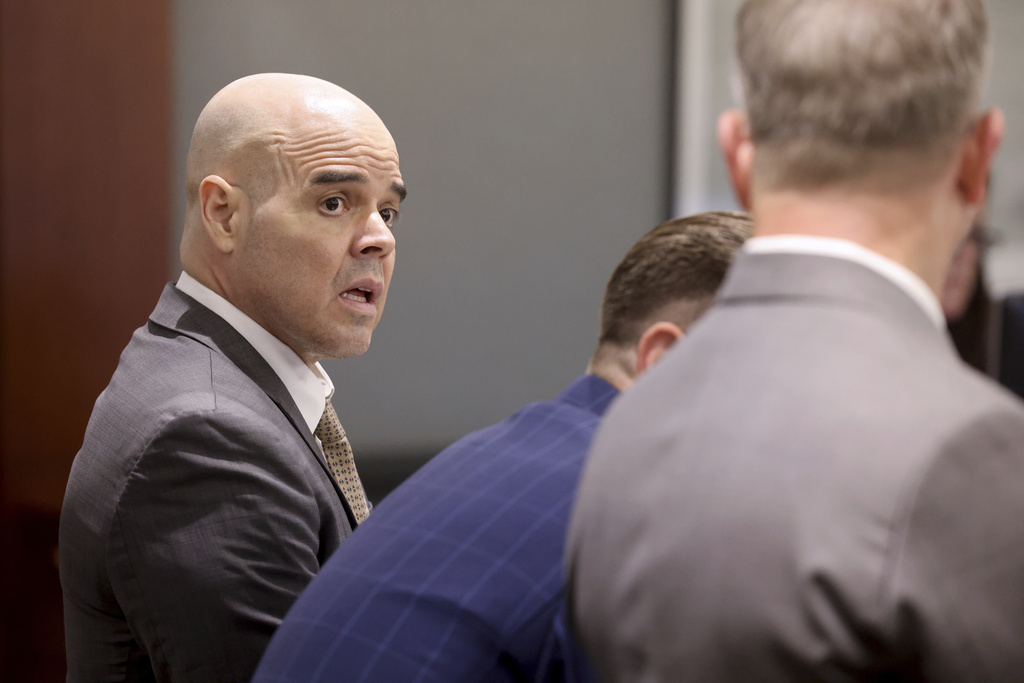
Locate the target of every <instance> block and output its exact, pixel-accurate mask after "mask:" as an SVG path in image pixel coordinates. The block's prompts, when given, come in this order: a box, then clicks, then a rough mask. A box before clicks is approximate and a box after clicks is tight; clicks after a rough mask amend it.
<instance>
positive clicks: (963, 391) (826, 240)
mask: <svg viewBox="0 0 1024 683" xmlns="http://www.w3.org/2000/svg"><path fill="white" fill-rule="evenodd" d="M737 29H738V37H737V47H738V53H739V54H738V56H739V65H740V69H741V76H742V85H743V94H744V97H745V105H746V107H745V111H744V112H739V111H730V112H726V113H725V114H723V115H722V117H721V118H720V120H719V127H718V137H719V142H720V145H721V147H722V149H723V151H724V153H725V158H726V161H727V165H728V168H729V172H730V174H731V177H732V181H733V184H734V187H735V190H736V193H737V196H738V198H739V200H740V202H741V203H742V204H743V205H744V206H746V207H749V208H750V209H751V210H752V212H753V214H754V219H755V226H756V227H755V237H754V238H753V239H751V240H750V241H749V242H748V243H747V246H746V247H745V248H744V249H743V250H742V251H741V253H740V254H739V256H738V257H737V259H736V261H735V263H734V265H733V268H732V270H731V272H730V274H729V276H728V277H727V280H726V282H725V284H724V285H723V288H722V290H721V295H720V299H719V303H718V305H717V306H716V307H715V308H713V309H712V310H711V311H710V312H709V313H708V315H707V316H706V317H705V318H704V319H703V321H702V322H701V323H700V324H698V325H696V326H695V328H694V329H693V331H692V332H691V334H690V335H689V336H688V338H687V340H686V343H685V344H679V345H677V347H676V348H675V349H673V350H672V351H670V352H669V354H667V356H666V358H665V359H664V360H663V361H662V364H661V365H660V366H659V367H658V368H657V371H656V372H652V373H649V374H648V376H647V377H645V378H643V379H641V381H639V382H638V383H637V384H636V386H635V387H634V388H633V390H632V391H631V392H630V393H629V394H628V395H626V396H624V397H623V398H622V399H621V400H620V401H619V402H618V403H616V404H615V405H613V406H612V409H611V410H610V413H609V415H608V416H607V418H606V421H605V423H604V425H603V427H602V428H601V429H600V431H599V433H598V436H597V439H596V441H595V445H594V448H593V450H592V452H591V456H590V460H589V462H588V465H587V467H586V469H585V471H584V474H583V478H582V482H581V487H580V490H579V495H578V498H577V502H576V507H575V511H574V516H573V520H572V524H571V527H570V537H569V542H568V551H567V552H568V556H567V564H568V569H569V572H570V577H569V583H570V585H569V600H570V608H571V611H572V614H573V621H574V624H575V627H576V629H577V630H578V632H579V635H580V637H581V639H582V641H583V643H584V645H585V647H586V649H587V651H588V652H589V653H590V655H591V656H592V657H593V658H594V660H595V662H596V664H597V666H598V669H599V671H600V673H601V675H602V676H603V679H604V680H607V681H700V682H701V683H718V682H725V681H729V682H732V681H736V682H739V681H744V682H746V681H760V682H770V683H774V682H782V681H867V680H885V681H922V680H928V681H950V682H952V681H1008V680H1020V679H1021V677H1022V676H1024V639H1022V634H1024V407H1022V404H1021V403H1020V402H1019V401H1018V400H1017V399H1016V398H1015V397H1013V396H1012V395H1010V394H1009V393H1008V392H1006V391H1005V390H1003V389H1001V388H999V387H997V386H996V385H994V384H993V383H991V382H990V381H988V380H987V379H985V378H983V377H981V376H980V375H979V374H977V373H975V372H974V371H972V370H970V369H969V368H967V367H966V366H965V365H963V364H962V363H961V362H960V361H959V360H958V358H957V357H956V354H955V352H954V350H953V348H952V345H951V343H950V341H949V339H948V337H947V335H946V333H945V327H944V324H943V320H942V314H941V310H940V308H939V304H938V301H937V297H936V292H938V291H940V289H941V287H942V283H943V279H944V276H945V273H946V270H947V267H948V265H949V263H950V258H951V256H952V254H953V251H954V249H955V248H956V246H957V243H958V242H959V241H960V240H961V239H963V238H964V236H965V235H966V234H967V232H968V229H969V227H970V225H971V223H972V220H973V219H974V217H975V216H976V215H977V213H978V212H979V211H980V210H981V207H982V204H983V202H984V199H985V192H986V179H987V177H988V171H989V166H990V163H991V159H992V156H993V154H994V153H995V150H996V148H997V147H998V145H999V142H1000V138H1001V136H1002V131H1003V119H1002V116H1001V114H1000V113H999V112H997V111H987V112H986V111H981V110H980V108H979V107H980V101H981V90H982V83H983V82H984V80H985V74H986V70H987V59H988V53H989V48H988V38H987V33H988V27H987V19H986V16H985V11H984V7H983V4H982V2H981V0H898V1H895V0H747V2H745V3H744V4H743V6H742V8H741V10H740V12H739V15H738V19H737Z"/></svg>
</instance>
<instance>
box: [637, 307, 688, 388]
mask: <svg viewBox="0 0 1024 683" xmlns="http://www.w3.org/2000/svg"><path fill="white" fill-rule="evenodd" d="M684 334H685V332H683V330H682V328H680V327H679V326H678V325H676V324H675V323H670V322H668V321H667V320H659V321H658V322H656V323H654V324H653V325H651V326H650V327H648V328H647V329H646V330H644V333H643V334H642V335H640V341H639V342H637V345H636V374H637V376H640V374H641V373H643V372H645V371H646V370H647V369H648V368H649V367H651V366H652V365H654V364H655V363H657V362H658V360H659V359H660V358H661V357H662V356H663V355H664V354H665V352H666V351H668V350H669V349H670V348H672V345H673V344H675V343H676V342H677V341H679V340H680V339H682V338H683V335H684Z"/></svg>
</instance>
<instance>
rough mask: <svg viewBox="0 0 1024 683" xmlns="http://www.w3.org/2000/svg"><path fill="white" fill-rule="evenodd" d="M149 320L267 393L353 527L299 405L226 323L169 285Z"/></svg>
mask: <svg viewBox="0 0 1024 683" xmlns="http://www.w3.org/2000/svg"><path fill="white" fill-rule="evenodd" d="M149 319H150V322H152V323H153V324H155V325H159V326H160V327H164V328H166V329H168V330H171V331H172V332H175V333H177V334H180V335H183V336H186V337H189V338H190V339H193V340H195V341H197V342H199V343H200V344H202V345H204V346H206V347H208V348H210V349H211V350H213V351H214V352H216V353H219V354H221V355H223V356H224V357H225V358H227V359H228V360H229V361H231V362H232V363H233V364H234V365H235V366H236V367H237V368H238V369H239V370H241V371H242V372H243V373H245V375H246V376H248V377H249V379H251V380H252V381H253V382H255V383H256V384H257V386H259V387H260V388H261V389H263V391H264V392H266V394H267V396H269V397H270V399H271V400H272V401H273V402H274V403H276V404H277V406H278V407H279V408H280V409H281V412H283V413H284V414H285V416H286V417H287V418H288V421H289V422H291V423H292V426H293V427H295V430H296V431H297V432H298V433H299V434H300V435H302V438H303V440H304V441H305V442H306V445H307V446H309V450H310V451H311V452H312V454H313V456H314V457H315V458H316V460H317V462H319V463H320V466H321V467H322V468H323V470H324V471H325V472H327V476H328V479H330V480H331V483H332V484H333V485H334V488H335V490H336V491H337V493H338V496H339V497H340V498H341V501H342V504H343V505H344V506H345V511H346V512H347V513H348V515H349V518H350V519H349V522H350V523H351V524H352V526H353V528H355V518H354V517H353V515H352V512H351V510H350V509H349V507H348V501H346V500H345V496H344V495H343V494H342V492H341V489H340V488H338V484H337V482H336V481H335V480H334V476H333V475H332V474H331V471H330V469H329V468H328V467H327V461H326V460H325V459H324V456H323V453H322V452H321V450H320V447H319V446H318V444H317V442H316V438H315V437H314V436H313V434H312V433H311V432H310V431H309V428H308V427H307V426H306V421H305V420H304V419H303V417H302V413H300V412H299V408H298V406H296V405H295V401H294V400H293V399H292V397H291V394H289V393H288V389H287V387H285V385H284V382H282V381H281V378H280V377H278V376H277V373H275V372H274V371H273V369H271V367H270V365H269V364H268V363H267V361H266V360H264V359H263V356H261V355H260V354H259V353H258V352H257V351H256V349H254V348H253V347H252V345H251V344H250V343H249V342H247V341H246V340H245V338H244V337H243V336H242V335H241V334H239V333H238V332H237V331H236V330H235V328H233V327H231V325H229V324H228V323H227V321H225V320H224V319H223V318H221V317H220V316H219V315H217V314H216V313H214V312H213V311H211V310H210V309H208V308H207V307H206V306H203V305H202V304H201V303H199V302H198V301H196V300H195V299H193V298H192V297H190V296H188V295H187V294H185V293H184V292H181V291H180V290H178V289H177V288H176V287H174V285H171V284H168V285H167V286H165V287H164V291H163V293H162V294H161V295H160V301H158V302H157V305H156V308H155V309H154V310H153V313H152V314H151V315H150V316H149Z"/></svg>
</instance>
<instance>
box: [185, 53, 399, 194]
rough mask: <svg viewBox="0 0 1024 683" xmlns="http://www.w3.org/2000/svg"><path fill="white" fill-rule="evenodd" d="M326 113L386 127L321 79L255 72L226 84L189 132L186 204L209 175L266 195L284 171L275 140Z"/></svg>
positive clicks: (347, 94) (355, 100)
mask: <svg viewBox="0 0 1024 683" xmlns="http://www.w3.org/2000/svg"><path fill="white" fill-rule="evenodd" d="M325 112H331V113H336V114H339V115H341V116H345V117H347V118H349V119H351V120H357V119H363V120H366V121H368V122H372V123H376V124H379V126H380V127H381V128H384V124H383V122H381V121H380V119H379V117H377V115H376V114H375V113H374V112H373V110H372V109H370V108H369V107H368V106H367V105H366V104H365V103H364V102H363V101H362V100H360V99H359V98H358V97H356V96H355V95H353V94H352V93H350V92H348V91H347V90H345V89H344V88H341V87H339V86H337V85H334V84H333V83H329V82H327V81H324V80H321V79H319V78H313V77H312V76H301V75H297V74H276V73H274V74H255V75H253V76H246V77H244V78H240V79H238V80H237V81H234V82H232V83H229V84H228V85H227V86H225V87H224V88H222V89H221V90H220V91H219V92H218V93H217V94H216V95H214V96H213V98H212V99H211V100H210V101H209V102H208V103H207V105H206V106H205V107H204V108H203V111H202V112H201V113H200V114H199V118H198V120H197V121H196V125H195V128H194V129H193V132H192V142H191V144H190V145H189V150H188V160H187V162H186V170H185V192H186V194H187V201H188V203H189V206H190V207H191V206H193V205H194V203H195V202H196V201H197V199H198V190H199V183H200V182H202V180H203V178H205V177H206V176H208V175H211V174H216V175H219V176H221V177H223V178H224V179H225V180H227V181H228V182H231V183H234V184H236V185H239V186H240V187H242V188H243V189H245V190H246V191H247V192H248V193H249V195H250V198H251V199H253V201H255V202H257V203H258V202H260V201H262V200H263V199H265V198H266V196H268V195H269V194H270V193H271V192H273V188H274V185H275V184H276V183H277V182H278V181H279V180H280V179H281V178H280V177H279V176H282V175H287V174H288V169H287V168H283V167H282V165H281V163H280V162H281V160H280V159H279V158H278V157H277V154H276V152H277V148H276V143H277V142H280V141H281V139H282V138H283V137H287V136H288V134H289V133H290V132H292V131H294V130H295V129H296V128H297V127H300V126H302V125H303V123H305V122H307V121H308V119H309V118H310V117H311V116H317V115H318V114H323V113H325ZM385 132H386V129H385ZM392 144H394V143H393V142H392Z"/></svg>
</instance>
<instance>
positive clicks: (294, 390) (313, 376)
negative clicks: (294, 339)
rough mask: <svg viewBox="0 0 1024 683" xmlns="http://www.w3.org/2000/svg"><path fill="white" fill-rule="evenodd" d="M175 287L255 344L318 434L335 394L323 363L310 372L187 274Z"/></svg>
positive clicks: (280, 344)
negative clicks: (318, 428) (328, 404)
mask: <svg viewBox="0 0 1024 683" xmlns="http://www.w3.org/2000/svg"><path fill="white" fill-rule="evenodd" d="M175 286H176V287H177V288H178V289H179V290H181V291H182V292H184V293H185V294H188V295H189V296H190V297H192V298H193V299H195V300H196V301H198V302H199V303H201V304H202V305H204V306H206V307H207V308H209V309H210V310H211V311H213V312H214V313H216V314H217V315H219V316H220V317H222V318H224V320H226V321H227V323H228V325H231V327H233V328H235V330H236V331H237V332H238V333H239V334H240V335H242V336H243V337H245V340H246V341H247V342H249V343H250V344H252V347H253V348H254V349H256V352H257V353H259V354H260V355H261V356H263V360H265V361H267V364H268V365H270V367H271V369H272V370H273V371H274V372H275V373H277V376H278V377H280V378H281V381H282V382H284V386H285V388H286V389H288V393H289V394H290V395H291V397H292V400H294V401H295V405H296V406H298V408H299V413H301V415H302V419H303V420H305V422H306V425H307V426H308V427H309V431H311V432H313V431H315V430H316V426H317V424H319V422H320V417H321V415H323V412H324V408H325V407H326V405H327V401H329V400H330V398H331V396H332V395H333V394H334V384H333V383H332V382H331V378H330V377H328V376H327V373H326V372H324V369H323V367H321V366H320V363H316V364H315V367H316V370H315V371H314V370H311V369H310V368H309V366H308V365H306V364H305V363H303V362H302V359H301V358H299V356H298V354H296V353H295V352H294V351H292V350H291V348H290V347H289V346H288V345H287V344H285V343H284V342H282V341H281V340H280V339H278V338H277V337H275V336H274V335H272V334H270V333H269V332H267V331H266V330H265V329H263V328H262V327H260V326H259V324H258V323H256V321H255V320H253V319H252V318H250V317H249V316H247V315H246V314H245V313H242V312H241V311H240V310H238V309H237V308H235V306H234V305H232V304H231V303H230V302H229V301H228V300H227V299H225V298H224V297H222V296H220V295H219V294H217V293H216V292H214V291H213V290H211V289H210V288H209V287H207V286H206V285H203V284H202V283H200V282H199V281H198V280H196V279H195V278H193V277H192V276H190V275H189V274H188V273H186V272H184V271H182V273H181V277H179V278H178V282H177V283H175Z"/></svg>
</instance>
